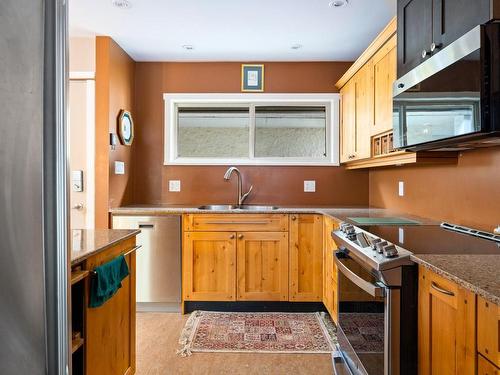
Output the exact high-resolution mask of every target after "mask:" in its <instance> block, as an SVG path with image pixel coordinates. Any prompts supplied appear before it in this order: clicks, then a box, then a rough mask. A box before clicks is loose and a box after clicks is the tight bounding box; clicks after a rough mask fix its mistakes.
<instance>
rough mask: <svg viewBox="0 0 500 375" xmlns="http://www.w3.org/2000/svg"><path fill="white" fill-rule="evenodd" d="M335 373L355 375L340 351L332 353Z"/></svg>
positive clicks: (337, 374)
mask: <svg viewBox="0 0 500 375" xmlns="http://www.w3.org/2000/svg"><path fill="white" fill-rule="evenodd" d="M332 365H333V373H334V374H335V375H346V374H347V375H354V374H353V373H352V371H351V369H350V368H349V365H348V364H347V361H346V360H345V357H344V354H343V353H342V352H341V351H340V349H338V350H336V351H334V352H333V353H332Z"/></svg>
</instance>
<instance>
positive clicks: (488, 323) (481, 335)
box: [477, 297, 500, 367]
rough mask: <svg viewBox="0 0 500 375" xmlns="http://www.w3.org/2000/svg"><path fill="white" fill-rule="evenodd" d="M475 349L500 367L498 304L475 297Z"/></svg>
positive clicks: (499, 308) (499, 314)
mask: <svg viewBox="0 0 500 375" xmlns="http://www.w3.org/2000/svg"><path fill="white" fill-rule="evenodd" d="M477 350H478V351H479V353H481V354H482V355H483V356H484V357H486V358H488V359H489V360H490V361H491V362H493V363H494V364H495V365H496V366H497V367H500V306H497V305H495V304H494V303H491V302H488V301H486V300H485V299H484V298H482V297H478V299H477Z"/></svg>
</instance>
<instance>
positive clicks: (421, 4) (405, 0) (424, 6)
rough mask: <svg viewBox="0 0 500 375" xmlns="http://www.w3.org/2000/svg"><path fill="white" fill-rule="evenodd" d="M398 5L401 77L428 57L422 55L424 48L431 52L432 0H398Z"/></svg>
mask: <svg viewBox="0 0 500 375" xmlns="http://www.w3.org/2000/svg"><path fill="white" fill-rule="evenodd" d="M453 1H455V0H453ZM453 1H452V2H453ZM471 6H472V5H471ZM397 7H398V8H397V17H398V31H397V35H398V47H397V50H398V77H401V76H403V75H405V74H406V73H408V72H409V71H410V70H411V69H413V68H414V67H416V66H417V65H419V64H420V63H421V62H422V61H424V60H425V59H426V58H427V56H426V57H424V58H423V57H422V51H423V50H425V51H427V52H430V45H431V43H432V0H398V5H397Z"/></svg>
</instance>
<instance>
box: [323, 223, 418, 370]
mask: <svg viewBox="0 0 500 375" xmlns="http://www.w3.org/2000/svg"><path fill="white" fill-rule="evenodd" d="M332 237H333V239H334V240H335V242H336V243H337V245H338V247H339V250H338V251H337V252H336V253H335V257H334V261H335V263H336V265H337V268H338V275H339V280H338V283H339V285H338V287H339V317H338V327H337V328H338V330H337V335H338V340H339V350H338V351H337V352H336V353H334V355H333V356H334V369H335V373H336V374H343V373H350V374H356V375H358V374H363V375H399V374H404V375H412V374H416V369H417V365H416V362H417V347H416V343H417V330H416V324H415V322H416V321H417V316H416V313H417V312H416V311H417V310H416V303H417V282H416V281H417V268H416V266H415V265H414V263H413V262H412V261H411V260H410V255H411V253H410V252H409V251H407V250H405V249H403V248H401V247H399V246H397V245H395V244H393V243H389V242H387V241H385V240H383V239H381V238H379V237H377V236H375V235H373V234H371V233H369V232H367V231H365V230H363V229H361V228H358V227H355V226H353V225H351V224H349V223H342V225H341V229H340V230H337V231H334V232H332ZM346 370H347V371H346Z"/></svg>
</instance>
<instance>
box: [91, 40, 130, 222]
mask: <svg viewBox="0 0 500 375" xmlns="http://www.w3.org/2000/svg"><path fill="white" fill-rule="evenodd" d="M134 85H135V62H134V61H133V60H132V59H131V58H130V57H129V56H128V55H127V54H126V53H125V51H123V50H122V49H121V48H120V46H119V45H118V44H116V43H115V42H114V41H113V40H112V39H111V38H109V37H97V38H96V159H95V173H96V179H95V182H96V194H95V216H96V217H95V226H96V228H107V227H108V210H109V208H111V207H118V206H122V205H127V204H130V203H132V200H133V199H132V197H133V190H132V170H133V168H132V153H133V152H134V145H132V147H129V146H122V145H117V146H116V150H111V147H110V146H109V133H118V129H117V119H118V115H119V113H120V110H121V109H126V110H130V111H132V112H133V108H134ZM115 160H119V161H123V162H125V174H124V175H115V174H114V162H115Z"/></svg>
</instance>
